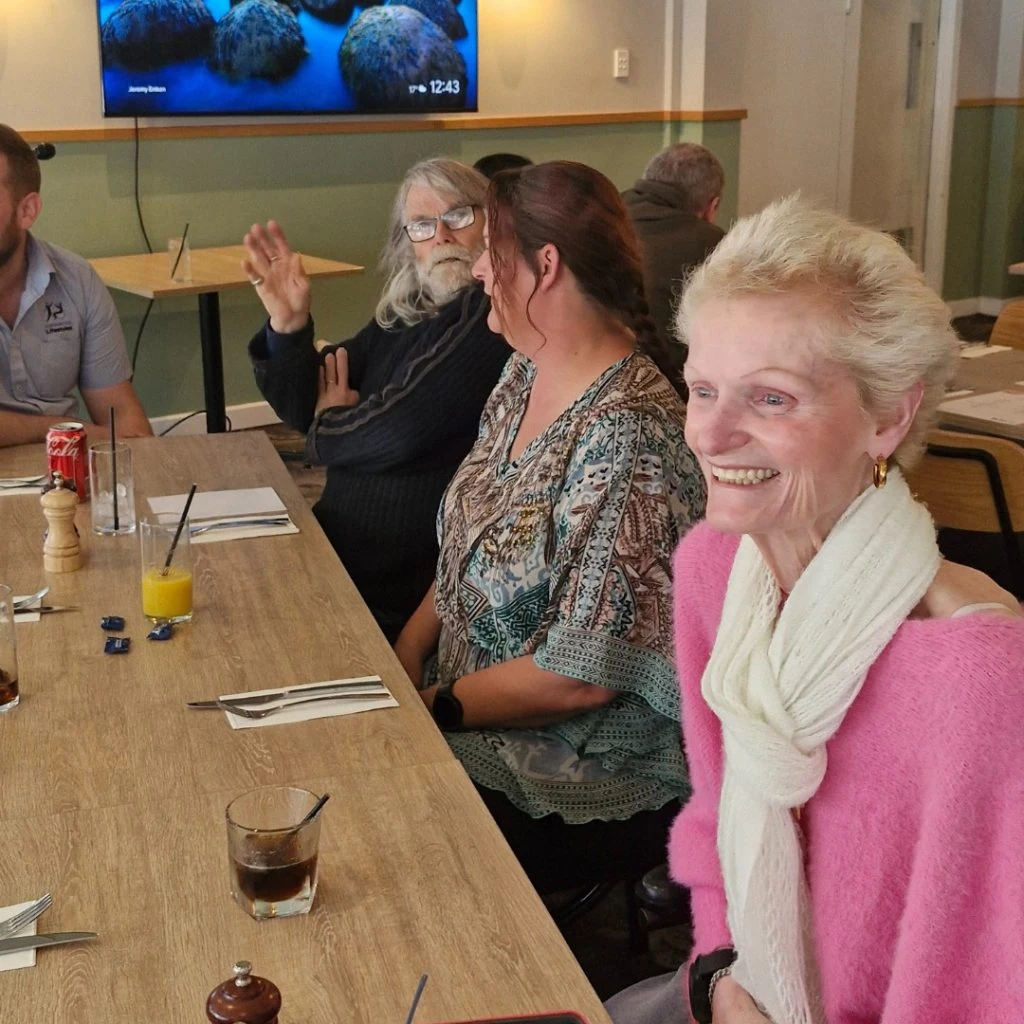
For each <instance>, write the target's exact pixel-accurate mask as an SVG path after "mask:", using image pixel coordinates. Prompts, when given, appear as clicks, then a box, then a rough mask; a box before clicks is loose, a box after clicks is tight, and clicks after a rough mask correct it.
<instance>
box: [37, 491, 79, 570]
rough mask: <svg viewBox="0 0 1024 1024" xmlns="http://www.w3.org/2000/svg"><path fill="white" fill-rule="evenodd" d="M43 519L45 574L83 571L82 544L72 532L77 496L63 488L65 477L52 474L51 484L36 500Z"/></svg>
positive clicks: (75, 530) (76, 531) (74, 532)
mask: <svg viewBox="0 0 1024 1024" xmlns="http://www.w3.org/2000/svg"><path fill="white" fill-rule="evenodd" d="M39 504H40V505H42V506H43V515H44V516H46V523H47V526H46V538H45V540H44V542H43V569H44V570H45V571H46V572H74V571H75V570H76V569H81V568H82V545H81V542H80V541H79V539H78V530H77V529H75V511H76V510H77V508H78V495H77V494H75V492H74V491H73V490H71V489H70V488H68V487H65V486H64V477H62V476H61V475H60V473H54V474H53V483H52V484H51V485H50V486H48V487H47V488H46V489H45V490H44V491H43V496H42V497H41V498H40V499H39Z"/></svg>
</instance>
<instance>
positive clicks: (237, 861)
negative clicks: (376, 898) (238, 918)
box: [226, 786, 323, 920]
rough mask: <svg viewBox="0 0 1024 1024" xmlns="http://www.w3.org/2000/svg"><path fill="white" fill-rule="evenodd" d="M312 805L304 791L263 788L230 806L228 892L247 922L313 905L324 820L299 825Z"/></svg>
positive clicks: (310, 796)
mask: <svg viewBox="0 0 1024 1024" xmlns="http://www.w3.org/2000/svg"><path fill="white" fill-rule="evenodd" d="M316 802H317V797H316V794H314V793H310V792H309V790H307V789H299V788H298V787H296V786H264V787H263V788H262V789H254V790H252V791H251V792H249V793H244V794H242V796H239V797H235V799H234V800H232V801H231V803H229V804H228V808H227V815H226V816H227V824H228V870H229V872H230V875H231V893H232V895H233V896H234V897H235V902H236V903H238V905H239V906H240V907H241V908H242V909H243V910H244V911H245V912H246V913H247V914H249V915H250V916H251V917H255V918H256V919H257V920H265V919H266V918H269V917H292V916H293V915H295V914H308V913H309V910H310V908H311V907H312V906H313V897H314V896H315V895H316V878H317V855H318V852H319V849H320V819H321V818H322V817H323V815H322V814H318V815H317V816H316V817H315V818H314V819H313V820H312V821H310V822H307V823H306V824H304V825H300V822H301V821H302V819H303V818H304V817H305V816H306V815H307V814H308V813H309V812H310V811H311V810H312V809H313V806H314V804H316Z"/></svg>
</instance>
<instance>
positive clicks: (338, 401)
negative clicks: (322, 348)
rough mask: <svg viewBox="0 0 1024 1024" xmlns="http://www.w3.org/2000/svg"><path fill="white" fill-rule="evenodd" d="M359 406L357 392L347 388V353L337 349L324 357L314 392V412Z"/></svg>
mask: <svg viewBox="0 0 1024 1024" xmlns="http://www.w3.org/2000/svg"><path fill="white" fill-rule="evenodd" d="M358 404H359V392H358V391H353V390H352V388H350V387H349V386H348V353H347V352H346V351H345V350H344V349H343V348H339V349H337V350H336V351H334V352H328V353H327V355H325V356H324V363H323V366H321V367H320V381H319V384H318V386H317V391H316V411H317V412H318V413H319V412H321V411H322V410H324V409H333V408H336V407H337V406H339V405H341V406H351V405H358Z"/></svg>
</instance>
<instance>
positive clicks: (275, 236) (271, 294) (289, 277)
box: [242, 220, 310, 334]
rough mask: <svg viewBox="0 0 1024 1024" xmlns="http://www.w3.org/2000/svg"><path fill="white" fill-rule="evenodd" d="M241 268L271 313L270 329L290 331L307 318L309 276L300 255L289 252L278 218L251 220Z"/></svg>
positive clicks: (281, 332) (300, 326) (299, 328)
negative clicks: (252, 221)
mask: <svg viewBox="0 0 1024 1024" xmlns="http://www.w3.org/2000/svg"><path fill="white" fill-rule="evenodd" d="M243 241H244V243H245V249H246V258H245V259H244V260H242V270H244V271H245V274H246V276H247V277H248V278H249V280H250V281H251V282H252V285H253V287H254V288H255V289H256V294H257V295H258V296H259V297H260V301H261V302H262V303H263V306H264V308H265V309H266V311H267V313H268V314H269V316H270V327H271V330H274V331H277V332H278V333H279V334H292V333H294V332H295V331H299V330H302V328H303V327H305V326H306V322H307V321H308V320H309V302H310V300H309V278H308V277H307V276H306V271H305V270H304V269H303V267H302V257H301V256H300V255H299V254H298V253H297V252H292V248H291V246H290V245H289V244H288V239H287V238H286V237H285V234H284V232H283V231H282V230H281V228H280V226H279V225H278V223H277V221H273V220H271V221H267V226H266V227H265V228H264V227H263V225H262V224H253V226H252V228H250V230H249V231H248V232H246V235H245V238H244V240H243Z"/></svg>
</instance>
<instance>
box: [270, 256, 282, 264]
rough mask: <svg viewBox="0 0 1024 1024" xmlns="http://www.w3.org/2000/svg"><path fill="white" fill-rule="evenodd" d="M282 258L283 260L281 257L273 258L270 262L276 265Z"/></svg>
mask: <svg viewBox="0 0 1024 1024" xmlns="http://www.w3.org/2000/svg"><path fill="white" fill-rule="evenodd" d="M280 258H281V257H280V256H271V257H270V262H271V263H276V262H277V261H278V260H279V259H280Z"/></svg>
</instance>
